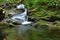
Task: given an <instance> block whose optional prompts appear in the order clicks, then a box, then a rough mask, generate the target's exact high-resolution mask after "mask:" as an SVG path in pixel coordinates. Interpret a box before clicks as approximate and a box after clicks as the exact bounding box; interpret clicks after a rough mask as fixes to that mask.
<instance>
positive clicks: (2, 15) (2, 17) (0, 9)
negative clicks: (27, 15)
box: [0, 8, 5, 21]
mask: <svg viewBox="0 0 60 40" xmlns="http://www.w3.org/2000/svg"><path fill="white" fill-rule="evenodd" d="M3 12H4V10H3V9H2V8H0V21H2V20H3V19H4V18H5V13H3Z"/></svg>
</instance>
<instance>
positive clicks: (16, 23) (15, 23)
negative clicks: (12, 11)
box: [12, 22, 21, 25]
mask: <svg viewBox="0 0 60 40" xmlns="http://www.w3.org/2000/svg"><path fill="white" fill-rule="evenodd" d="M12 24H14V25H21V23H19V22H13V23H12Z"/></svg>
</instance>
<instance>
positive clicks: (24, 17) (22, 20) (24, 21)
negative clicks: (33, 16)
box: [12, 4, 31, 24]
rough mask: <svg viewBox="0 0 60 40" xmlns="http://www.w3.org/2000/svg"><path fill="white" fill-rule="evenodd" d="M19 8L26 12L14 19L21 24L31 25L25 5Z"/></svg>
mask: <svg viewBox="0 0 60 40" xmlns="http://www.w3.org/2000/svg"><path fill="white" fill-rule="evenodd" d="M17 8H18V9H19V8H22V9H24V10H25V11H24V12H23V13H20V14H17V15H15V16H13V17H12V19H13V20H15V21H18V22H20V23H21V24H31V22H29V21H28V16H27V9H26V8H25V7H24V4H20V5H18V6H17Z"/></svg>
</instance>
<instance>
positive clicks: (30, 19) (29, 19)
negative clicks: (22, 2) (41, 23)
mask: <svg viewBox="0 0 60 40" xmlns="http://www.w3.org/2000/svg"><path fill="white" fill-rule="evenodd" d="M28 21H31V22H35V21H36V19H35V18H32V17H31V18H28Z"/></svg>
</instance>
